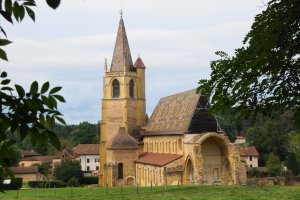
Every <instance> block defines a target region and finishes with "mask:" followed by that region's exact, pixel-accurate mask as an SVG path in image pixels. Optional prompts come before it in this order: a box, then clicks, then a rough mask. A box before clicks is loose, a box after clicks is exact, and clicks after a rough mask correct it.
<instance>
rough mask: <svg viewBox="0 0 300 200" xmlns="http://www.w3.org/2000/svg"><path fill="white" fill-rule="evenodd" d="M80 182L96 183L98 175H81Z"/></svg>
mask: <svg viewBox="0 0 300 200" xmlns="http://www.w3.org/2000/svg"><path fill="white" fill-rule="evenodd" d="M80 183H81V184H86V185H88V184H98V176H87V177H83V178H82V180H81V181H80Z"/></svg>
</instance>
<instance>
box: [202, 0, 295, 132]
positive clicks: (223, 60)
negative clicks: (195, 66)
mask: <svg viewBox="0 0 300 200" xmlns="http://www.w3.org/2000/svg"><path fill="white" fill-rule="evenodd" d="M243 44H244V45H243V47H241V48H238V49H236V51H235V55H234V56H232V57H230V56H228V55H227V54H226V53H225V52H221V51H219V52H217V53H216V54H217V55H219V56H220V59H219V60H216V61H213V62H212V63H211V69H212V72H211V79H210V80H200V81H199V84H200V85H199V87H198V90H204V92H205V93H206V95H208V96H210V97H211V103H212V109H211V111H212V112H216V111H219V112H225V111H226V110H228V109H229V108H231V107H235V108H236V109H235V111H236V112H237V113H239V114H240V115H242V116H246V117H249V116H250V115H253V116H256V114H258V113H260V114H263V115H270V114H271V113H275V111H278V110H283V111H285V110H289V111H293V112H294V113H295V116H294V122H295V125H296V126H298V127H300V56H299V55H300V1H299V0H271V1H269V3H268V4H267V8H266V10H264V11H263V12H262V13H260V14H258V15H257V16H256V17H255V21H254V23H253V25H252V27H251V30H250V32H249V33H248V34H247V35H246V37H245V39H244V41H243Z"/></svg>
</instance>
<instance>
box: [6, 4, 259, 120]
mask: <svg viewBox="0 0 300 200" xmlns="http://www.w3.org/2000/svg"><path fill="white" fill-rule="evenodd" d="M41 2H43V3H40V2H39V4H38V6H39V8H38V9H36V16H37V21H36V23H32V22H30V21H29V20H27V21H25V22H24V23H22V24H19V25H17V26H14V27H11V26H8V33H9V39H11V40H12V41H14V43H13V44H11V45H9V46H7V47H6V51H7V53H8V56H9V60H10V62H9V63H4V65H2V67H1V69H4V70H6V71H7V72H8V73H9V76H10V77H11V78H12V79H13V80H14V81H15V82H16V83H19V84H23V85H24V86H25V87H29V84H30V83H31V82H32V81H33V80H37V81H39V83H40V84H41V83H43V82H45V81H50V84H51V86H58V85H59V86H62V87H63V90H62V92H61V93H62V94H63V96H65V98H66V100H67V103H66V104H60V106H59V108H60V109H61V111H62V112H63V113H64V115H65V119H66V121H67V123H79V122H81V121H91V122H97V121H99V120H100V112H101V98H102V80H103V79H102V78H103V65H104V58H105V57H107V58H108V61H109V62H110V61H111V57H112V54H113V48H114V42H115V38H116V32H117V24H118V18H119V16H118V14H117V10H118V8H119V6H120V2H119V1H103V0H102V1H101V0H74V1H73V0H72V1H70V0H66V1H62V4H61V6H60V7H59V8H58V10H56V11H55V12H52V10H51V9H50V8H48V7H47V6H46V4H45V2H44V1H41ZM259 2H260V1H259V0H257V1H246V0H243V1H240V0H229V1H220V0H219V1H216V0H214V1H205V2H201V1H195V0H187V1H185V2H182V1H178V0H165V1H160V0H153V1H138V0H128V1H126V4H125V2H124V5H123V6H124V7H123V8H124V10H125V14H124V20H125V26H126V29H127V36H128V39H129V45H130V47H131V53H132V57H133V61H135V59H136V58H137V55H138V53H140V54H141V57H142V59H143V61H144V63H145V65H146V67H147V69H146V81H147V82H146V84H147V85H146V89H147V91H146V95H147V112H148V114H149V115H150V114H151V112H152V111H153V109H154V107H155V105H156V103H157V102H158V100H159V98H161V97H163V96H166V95H170V94H173V93H178V92H182V91H184V90H188V89H192V88H196V87H197V82H198V80H199V79H202V78H208V77H209V74H210V67H209V64H210V61H211V60H214V59H216V58H217V57H216V56H215V55H214V52H215V51H217V50H224V51H226V52H229V53H233V52H234V49H235V48H236V47H239V46H241V41H242V39H243V37H244V35H245V34H246V33H247V31H248V30H249V29H250V26H251V22H252V20H253V17H254V15H255V13H257V11H258V10H260V9H261V8H258V7H257V5H260V4H259Z"/></svg>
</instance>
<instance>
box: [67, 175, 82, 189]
mask: <svg viewBox="0 0 300 200" xmlns="http://www.w3.org/2000/svg"><path fill="white" fill-rule="evenodd" d="M68 186H69V187H78V186H80V183H79V179H78V178H75V177H72V178H70V180H69V181H68Z"/></svg>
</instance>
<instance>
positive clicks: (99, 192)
mask: <svg viewBox="0 0 300 200" xmlns="http://www.w3.org/2000/svg"><path fill="white" fill-rule="evenodd" d="M0 199H1V200H2V199H3V200H15V199H22V200H32V199H42V200H50V199H51V200H53V199H56V200H59V199H61V200H67V199H72V200H84V199H87V200H93V199H97V200H99V199H101V200H106V199H139V200H141V199H151V200H154V199H159V200H168V199H181V200H184V199H203V200H204V199H206V200H219V199H226V200H227V199H243V200H257V199H262V200H264V199H265V200H269V199H272V200H277V199H278V200H285V199H291V200H297V199H299V200H300V186H269V187H263V188H261V187H245V186H179V187H177V186H172V187H171V186H170V187H168V188H167V189H165V188H164V187H153V188H152V190H151V188H149V187H147V188H146V187H144V188H139V189H138V191H137V188H135V187H124V188H121V187H118V188H108V191H107V190H106V188H101V187H77V188H57V189H54V188H49V189H29V188H27V189H26V188H25V189H21V190H19V191H5V193H0Z"/></svg>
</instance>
